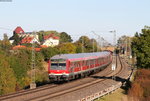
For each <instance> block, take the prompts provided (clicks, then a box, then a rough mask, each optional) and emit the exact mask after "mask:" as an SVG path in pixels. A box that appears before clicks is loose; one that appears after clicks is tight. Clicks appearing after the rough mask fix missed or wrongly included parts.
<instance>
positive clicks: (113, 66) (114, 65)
mask: <svg viewBox="0 0 150 101" xmlns="http://www.w3.org/2000/svg"><path fill="white" fill-rule="evenodd" d="M110 33H114V39H113V45H114V52H113V62H112V70H113V71H115V70H116V59H115V56H116V54H115V48H116V31H115V30H114V31H110ZM112 79H114V80H115V75H113V76H112Z"/></svg>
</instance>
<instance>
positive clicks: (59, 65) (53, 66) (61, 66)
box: [50, 63, 66, 70]
mask: <svg viewBox="0 0 150 101" xmlns="http://www.w3.org/2000/svg"><path fill="white" fill-rule="evenodd" d="M50 69H51V70H66V63H51V68H50Z"/></svg>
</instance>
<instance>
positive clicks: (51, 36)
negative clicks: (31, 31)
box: [44, 33, 59, 40]
mask: <svg viewBox="0 0 150 101" xmlns="http://www.w3.org/2000/svg"><path fill="white" fill-rule="evenodd" d="M49 38H53V39H59V37H57V36H54V34H53V33H52V34H49V35H45V36H44V40H47V39H49Z"/></svg>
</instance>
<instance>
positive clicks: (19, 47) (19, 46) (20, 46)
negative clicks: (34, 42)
mask: <svg viewBox="0 0 150 101" xmlns="http://www.w3.org/2000/svg"><path fill="white" fill-rule="evenodd" d="M22 48H26V46H23V45H17V46H14V47H13V48H12V49H13V50H16V49H22Z"/></svg>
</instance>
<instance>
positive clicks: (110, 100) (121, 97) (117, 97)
mask: <svg viewBox="0 0 150 101" xmlns="http://www.w3.org/2000/svg"><path fill="white" fill-rule="evenodd" d="M95 101H127V95H126V94H125V91H124V90H123V89H121V88H119V89H117V90H116V91H114V92H113V93H111V94H109V95H106V96H104V97H101V98H99V99H97V100H95Z"/></svg>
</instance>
